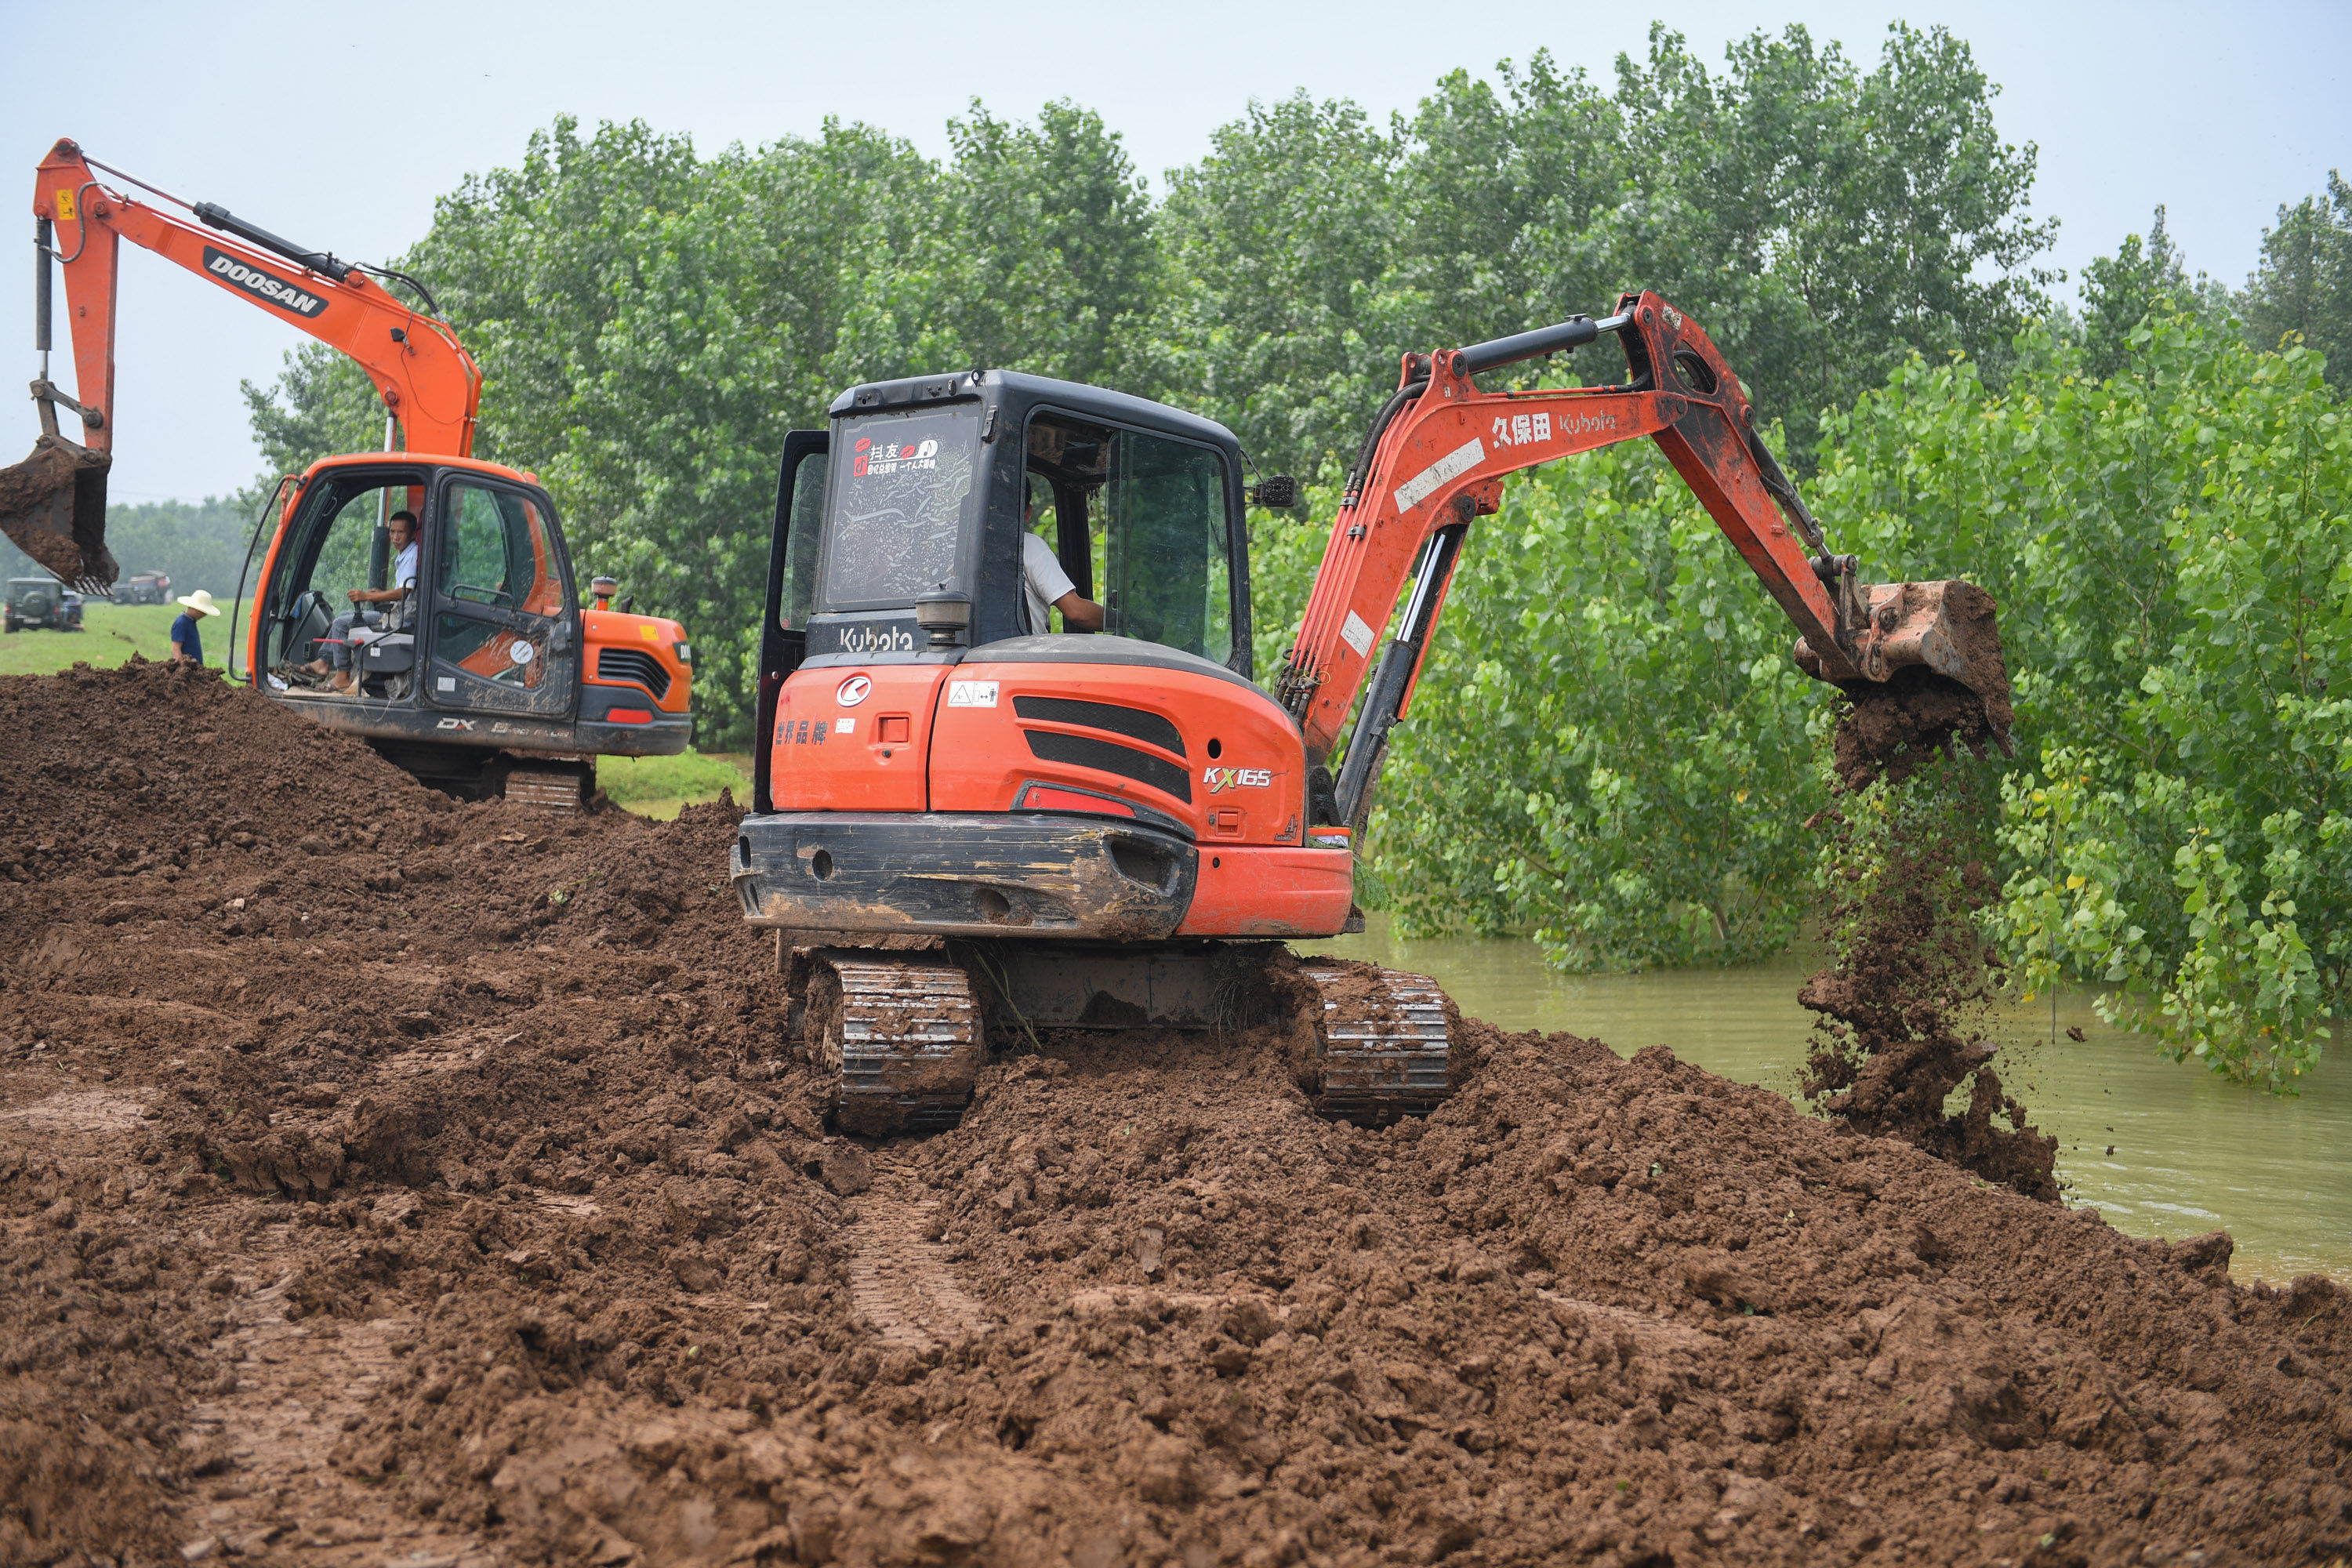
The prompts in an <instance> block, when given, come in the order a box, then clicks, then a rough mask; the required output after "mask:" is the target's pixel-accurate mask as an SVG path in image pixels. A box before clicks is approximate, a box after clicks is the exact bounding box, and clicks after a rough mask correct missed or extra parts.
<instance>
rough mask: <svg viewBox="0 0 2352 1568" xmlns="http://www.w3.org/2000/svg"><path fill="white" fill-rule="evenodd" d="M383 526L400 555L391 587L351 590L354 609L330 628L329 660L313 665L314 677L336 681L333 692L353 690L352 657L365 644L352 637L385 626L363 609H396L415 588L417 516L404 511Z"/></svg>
mask: <svg viewBox="0 0 2352 1568" xmlns="http://www.w3.org/2000/svg"><path fill="white" fill-rule="evenodd" d="M384 526H385V528H386V529H387V530H389V531H390V532H391V534H392V547H393V549H394V551H395V552H397V553H396V554H395V555H394V558H393V563H392V586H390V587H388V588H353V589H352V590H351V592H350V593H349V594H348V595H345V597H347V598H349V599H350V600H351V602H352V609H351V610H350V611H349V612H348V613H346V614H344V615H340V616H336V617H335V622H334V625H333V626H330V627H328V628H327V638H326V647H327V656H326V658H317V659H312V660H311V661H310V673H311V674H313V675H326V674H328V673H330V672H332V674H333V677H334V679H332V680H331V682H330V683H329V689H331V690H334V691H349V690H350V689H352V650H353V648H354V647H355V646H356V644H357V643H358V642H359V641H361V640H363V639H361V638H355V637H353V635H352V634H353V633H354V632H355V631H358V630H360V629H361V628H366V629H369V630H373V629H375V628H377V627H380V626H383V616H382V615H380V614H379V613H378V612H376V611H374V610H370V609H366V608H363V607H362V606H364V605H396V604H398V603H400V601H401V600H403V599H404V598H406V597H407V596H408V595H410V594H412V593H414V592H415V588H416V514H415V512H413V511H410V510H407V509H406V508H402V509H401V510H398V511H396V512H394V513H393V514H392V516H391V517H390V518H389V519H387V520H386V521H385V524H384Z"/></svg>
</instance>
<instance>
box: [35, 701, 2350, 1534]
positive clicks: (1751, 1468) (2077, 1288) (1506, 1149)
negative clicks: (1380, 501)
mask: <svg viewBox="0 0 2352 1568" xmlns="http://www.w3.org/2000/svg"><path fill="white" fill-rule="evenodd" d="M0 701H5V702H7V703H8V704H10V705H11V707H10V716H11V718H12V719H13V720H14V722H12V723H11V724H10V725H9V726H8V728H7V730H6V731H5V734H0V789H5V790H7V791H9V792H10V798H11V799H12V800H15V801H18V802H26V803H37V804H28V805H26V806H25V807H24V809H23V810H21V811H19V812H18V813H16V814H15V815H13V816H12V817H11V819H10V822H9V824H8V827H7V829H6V831H7V833H8V834H9V835H10V837H9V838H8V840H7V842H8V843H9V845H10V847H11V852H12V853H15V854H16V855H17V856H18V858H17V859H16V861H15V862H14V864H15V866H16V868H17V870H16V871H12V872H11V873H10V874H11V875H12V876H14V877H15V878H16V881H15V885H14V887H13V888H12V898H11V899H10V900H8V901H6V902H5V904H0V977H5V993H0V1226H5V1234H6V1237H7V1244H6V1246H5V1247H0V1258H5V1260H6V1267H5V1268H0V1312H5V1318H6V1321H8V1322H9V1323H10V1324H11V1325H13V1326H12V1328H11V1329H10V1330H9V1331H6V1332H5V1334H0V1356H5V1378H0V1562H5V1563H16V1562H24V1563H36V1562H38V1563H52V1562H58V1561H61V1560H63V1559H65V1558H66V1557H68V1556H69V1555H71V1554H74V1553H81V1554H84V1556H85V1560H94V1559H95V1558H96V1557H97V1556H98V1555H99V1554H100V1553H103V1554H106V1555H107V1556H109V1557H111V1558H115V1559H118V1560H121V1561H125V1562H128V1561H134V1560H142V1561H154V1560H159V1559H163V1558H165V1557H168V1556H169V1554H170V1553H172V1552H175V1551H184V1552H188V1553H189V1554H190V1555H192V1556H194V1557H197V1558H199V1559H203V1558H208V1557H217V1556H222V1555H226V1554H231V1553H240V1552H241V1553H244V1554H246V1555H248V1556H251V1557H255V1558H257V1559H259V1560H265V1561H270V1560H279V1559H281V1558H282V1559H285V1560H299V1561H304V1562H322V1563H353V1564H359V1563H366V1564H370V1565H373V1564H376V1563H384V1562H422V1561H437V1562H446V1563H465V1564H467V1568H478V1565H481V1564H488V1563H494V1562H504V1563H581V1562H594V1563H604V1564H621V1563H828V1562H840V1563H958V1562H961V1563H1072V1564H1082V1565H1086V1568H1102V1565H1107V1564H1113V1563H1152V1564H1164V1563H1184V1564H1188V1565H1190V1564H1199V1563H1297V1562H1305V1563H1376V1562H1388V1561H1414V1562H1431V1561H1437V1560H1441V1559H1442V1560H1444V1561H1446V1562H1448V1563H1515V1562H1524V1563H1536V1562H1545V1563H1549V1562H1557V1561H1574V1562H1588V1561H1589V1562H1595V1563H1608V1562H1614V1563H1621V1564H1630V1563H1643V1562H1646V1563H1666V1562H1670V1561H1672V1562H1699V1561H1715V1560H1718V1559H1720V1560H1724V1561H1738V1562H1746V1561H1791V1562H1797V1561H1802V1562H1812V1561H1822V1560H1830V1559H1834V1560H1839V1561H1854V1560H1857V1559H1863V1558H1870V1559H1872V1560H1875V1561H1891V1560H1894V1559H1895V1558H1897V1557H1902V1558H1904V1559H1906V1560H1909V1559H1914V1558H1919V1557H1927V1558H1930V1559H1934V1560H1938V1561H1942V1560H1964V1561H1977V1560H1979V1559H1983V1560H1987V1561H1990V1560H1994V1559H2002V1558H2005V1559H2007V1560H2009V1561H2011V1562H2014V1563H2026V1562H2032V1563H2090V1562H2093V1561H2097V1562H2100V1563H2108V1562H2113V1563H2128V1562H2143V1563H2159V1562H2178V1561H2183V1560H2185V1559H2184V1555H2183V1554H2184V1553H2187V1552H2192V1551H2193V1552H2200V1553H2202V1554H2203V1556H2202V1560H2203V1561H2205V1562H2208V1563H2223V1562H2236V1561H2243V1562H2253V1561H2264V1562H2268V1561H2282V1560H2286V1561H2297V1560H2320V1561H2324V1560H2326V1558H2328V1557H2329V1556H2330V1555H2332V1554H2340V1553H2342V1552H2346V1551H2347V1550H2352V1514H2347V1507H2352V1491H2347V1479H2352V1464H2348V1463H2347V1451H2352V1418H2347V1416H2346V1415H2345V1414H2344V1411H2345V1410H2346V1409H2347V1400H2346V1399H2345V1397H2344V1394H2345V1385H2346V1384H2347V1380H2352V1298H2347V1295H2346V1294H2345V1293H2344V1292H2342V1291H2340V1290H2339V1289H2336V1287H2334V1286H2332V1285H2330V1284H2328V1283H2327V1282H2326V1281H2324V1280H2317V1279H2310V1280H2299V1281H2297V1282H2296V1283H2295V1285H2294V1288H2293V1289H2289V1290H2285V1291H2281V1290H2275V1289H2269V1288H2267V1287H2253V1288H2245V1287H2240V1286H2236V1285H2233V1284H2231V1282H2230V1281H2229V1279H2228V1278H2227V1274H2226V1268H2227V1260H2228V1242H2227V1238H2226V1237H2208V1238H2200V1239H2198V1240H2195V1241H2189V1242H2184V1243H2182V1244H2180V1245H2178V1246H2175V1247H2166V1246H2164V1245H2163V1244H2161V1243H2157V1242H2147V1241H2136V1240H2131V1239H2128V1238H2126V1237H2121V1236H2119V1235H2117V1234H2116V1232H2114V1231H2112V1230H2111V1229H2109V1228H2108V1227H2107V1226H2104V1225H2102V1224H2101V1223H2099V1221H2098V1219H2097V1216H2096V1215H2092V1214H2088V1213H2085V1212H2068V1211H2066V1210H2064V1209H2063V1208H2061V1207H2059V1206H2057V1205H2051V1204H2044V1203H2037V1202H2031V1201H2028V1200H2027V1199H2025V1198H2023V1197H2021V1196H2018V1195H2015V1194H2012V1193H2010V1192H2006V1191H2001V1190H1998V1189H1988V1188H1985V1187H1984V1186H1982V1185H1981V1184H1979V1182H1978V1181H1976V1180H1975V1179H1973V1178H1972V1177H1971V1176H1970V1175H1969V1174H1968V1173H1965V1172H1962V1171H1960V1170H1958V1169H1955V1168H1953V1167H1952V1166H1950V1165H1948V1164H1946V1163H1942V1162H1940V1161H1937V1160H1936V1159H1934V1158H1931V1157H1930V1156H1929V1155H1928V1154H1927V1153H1925V1152H1921V1151H1920V1150H1917V1149H1915V1148H1912V1147H1909V1146H1907V1145H1906V1144H1904V1143H1902V1142H1895V1141H1892V1140H1888V1139H1883V1138H1877V1137H1872V1136H1865V1135H1862V1134H1860V1133H1857V1132H1855V1131H1852V1130H1850V1129H1845V1128H1840V1127H1836V1126H1832V1125H1829V1124H1825V1123H1823V1122H1821V1121H1814V1120H1811V1119H1808V1118H1806V1117H1803V1116H1801V1115H1799V1114H1797V1113H1796V1112H1795V1111H1794V1110H1792V1109H1791V1108H1790V1106H1789V1105H1788V1103H1787V1102H1786V1101H1785V1100H1780V1098H1778V1097H1777V1096H1774V1095H1771V1094H1769V1093H1766V1092H1764V1091H1761V1090H1758V1089H1748V1088H1744V1087H1741V1086H1738V1085H1734V1084H1730V1083H1727V1082H1725V1081H1724V1080H1722V1079H1716V1078H1712V1077H1710V1076H1709V1075H1707V1074H1706V1073H1704V1072H1701V1071H1699V1070H1697V1069H1696V1068H1691V1067H1689V1066H1687V1065H1685V1064H1683V1063H1681V1062H1678V1061H1676V1060H1675V1058H1673V1057H1672V1056H1671V1055H1669V1054H1667V1053H1666V1052H1664V1051H1663V1050H1657V1049H1653V1050H1650V1051H1645V1052H1643V1054H1642V1055H1641V1056H1639V1057H1637V1058H1634V1059H1633V1060H1632V1061H1630V1062H1626V1061H1620V1060H1619V1059H1617V1058H1615V1057H1613V1056H1612V1055H1611V1054H1610V1053H1609V1052H1607V1051H1606V1050H1605V1049H1603V1048H1601V1047H1598V1046H1596V1045H1593V1044H1591V1043H1590V1042H1586V1041H1581V1040H1578V1039H1574V1038H1572V1037H1567V1036H1550V1037H1538V1036H1534V1035H1517V1036H1513V1035H1504V1034H1500V1033H1498V1032H1496V1031H1494V1030H1492V1029H1490V1028H1487V1027H1486V1026H1483V1025H1479V1024H1476V1023H1475V1022H1471V1023H1467V1024H1465V1026H1464V1034H1465V1043H1464V1047H1463V1048H1464V1050H1465V1067H1466V1068H1467V1070H1468V1072H1469V1081H1468V1084H1467V1087H1466V1088H1465V1091H1464V1092H1463V1093H1462V1094H1461V1095H1460V1096H1459V1097H1458V1098H1457V1099H1456V1100H1454V1102H1453V1103H1451V1104H1449V1105H1448V1106H1446V1107H1445V1108H1444V1110H1441V1111H1439V1112H1438V1113H1437V1114H1436V1115H1434V1116H1433V1117H1430V1118H1429V1119H1427V1120H1426V1121H1412V1122H1408V1123H1405V1124H1403V1125H1401V1126H1398V1127H1395V1128H1391V1129H1389V1130H1386V1131H1378V1132H1372V1131H1360V1130H1356V1129H1352V1128H1349V1127H1345V1126H1338V1125H1333V1124H1329V1123H1326V1122H1323V1121H1318V1120H1317V1119H1316V1118H1315V1117H1314V1116H1312V1115H1311V1114H1310V1113H1309V1112H1308V1110H1307V1106H1306V1102H1305V1100H1304V1098H1303V1096H1302V1095H1301V1093H1300V1091H1299V1089H1298V1088H1297V1084H1296V1083H1295V1082H1294V1081H1293V1075H1292V1073H1291V1071H1290V1069H1289V1067H1288V1064H1287V1063H1286V1061H1285V1060H1284V1058H1283V1053H1282V1048H1281V1045H1280V1043H1279V1042H1278V1041H1272V1040H1251V1039H1228V1040H1215V1039H1209V1038H1205V1037H1197V1036H1185V1035H1174V1034H1171V1035H1162V1036H1151V1035H1133V1036H1126V1037H1114V1038H1113V1039H1111V1040H1109V1041H1104V1040H1100V1039H1097V1038H1092V1037H1086V1036H1081V1035H1077V1034H1070V1035H1056V1034H1054V1033H1051V1032H1048V1033H1047V1034H1046V1036H1045V1039H1044V1042H1043V1045H1044V1048H1043V1049H1042V1050H1036V1049H1032V1048H1028V1047H1027V1046H1026V1042H1024V1051H1025V1054H1022V1055H1018V1056H1014V1057H1012V1058H1007V1059H1003V1060H1000V1061H999V1062H997V1063H996V1064H994V1065H992V1066H991V1067H989V1068H986V1069H985V1071H984V1072H983V1075H982V1095H981V1098H980V1100H978V1102H977V1103H976V1104H975V1106H974V1108H973V1110H971V1113H970V1114H969V1115H968V1116H967V1118H966V1119H965V1122H964V1124H963V1125H962V1126H961V1128H959V1129H958V1130H957V1131H953V1132H950V1133H946V1134H942V1135H940V1136H938V1137H935V1138H930V1139H927V1140H918V1141H906V1142H896V1143H887V1144H877V1145H866V1144H862V1143H859V1142H856V1141H851V1140H845V1139H842V1138H840V1137H838V1136H836V1135H834V1134H832V1133H831V1132H830V1131H828V1130H827V1129H826V1128H825V1127H824V1125H823V1124H822V1123H821V1121H820V1120H819V1118H818V1116H817V1114H816V1110H815V1106H816V1096H815V1085H814V1082H812V1081H811V1080H810V1079H807V1077H806V1076H805V1073H804V1070H803V1069H802V1068H799V1067H797V1066H795V1065H794V1064H793V1062H791V1061H790V1060H789V1059H787V1058H785V1057H784V1056H782V1053H781V1047H782V1039H781V1036H782V1029H781V1023H782V1018H781V1004H782V998H781V993H780V988H779V983H778V979H777V976H776V975H775V973H774V955H773V950H772V947H771V946H770V945H769V943H768V942H766V941H765V940H763V939H762V938H761V937H760V936H757V935H755V934H754V933H752V932H751V931H748V930H746V929H745V928H744V927H743V926H742V924H741V921H740V915H739V912H738V910H737V907H736V905H735V902H734V900H733V898H732V896H731V894H730V892H729V890H728V889H727V887H726V884H725V879H724V876H723V871H722V868H723V866H724V863H725V852H726V846H727V843H728V841H729V839H730V837H731V836H732V833H733V829H734V826H735V815H734V813H733V811H732V810H731V808H730V807H728V806H726V805H718V806H707V807H698V808H694V809H691V810H689V811H688V812H687V813H686V814H684V815H683V816H681V817H680V819H679V820H678V821H677V823H675V824H669V825H654V824H648V823H645V822H641V821H638V820H636V819H634V818H630V817H626V816H621V815H620V814H617V813H610V812H599V813H593V814H590V815H588V816H584V817H583V818H579V819H576V820H572V821H564V822H554V821H551V819H550V818H547V817H543V816H532V815H530V814H528V813H525V812H522V811H520V810H510V809H509V808H507V807H505V806H504V805H481V806H454V805H449V804H448V803H446V802H445V801H442V800H441V799H440V798H439V797H437V796H434V795H428V794H427V793H426V792H425V791H422V790H420V789H417V788H416V787H415V786H414V785H413V784H409V783H408V782H407V781H406V780H405V779H404V778H403V777H401V776H400V775H397V774H394V773H391V772H390V771H389V770H386V769H382V768H381V767H380V765H378V764H375V763H374V762H373V758H372V757H370V756H367V755H366V754H365V753H363V752H357V749H356V748H352V747H350V746H347V745H345V744H343V743H342V742H336V741H334V740H333V739H332V738H331V737H325V736H315V735H314V733H313V732H312V731H309V730H307V729H306V728H305V727H304V726H303V725H302V724H301V722H300V721H299V720H296V719H293V718H291V717H289V716H288V715H286V714H284V713H282V712H280V711H279V710H276V709H273V708H271V707H269V706H268V705H267V704H265V703H261V702H258V701H257V700H253V699H252V698H250V697H249V696H247V695H246V694H243V693H240V692H236V691H231V690H227V689H222V688H219V687H217V686H215V685H211V684H208V683H206V682H205V681H204V680H202V679H197V678H189V677H184V676H182V675H180V674H178V673H177V672H172V671H166V670H161V669H157V668H152V667H150V668H146V669H134V670H132V671H131V672H129V673H127V674H124V675H121V676H120V677H102V678H98V679H96V680H95V681H94V682H93V681H79V680H77V679H76V678H72V677H67V678H59V679H55V680H49V681H28V680H19V681H9V682H0ZM200 732H209V733H212V734H214V735H215V736H222V735H227V734H232V733H233V734H235V735H236V737H237V741H236V750H235V751H234V752H229V753H226V754H223V755H221V756H220V757H219V758H218V763H219V764H220V767H221V771H220V772H219V773H202V772H196V771H194V770H196V769H201V768H205V767H209V766H211V765H213V757H212V754H211V753H210V752H206V751H205V750H204V749H203V748H204V747H205V745H206V744H207V743H206V742H199V741H196V740H195V739H194V736H195V735H196V734H197V733H200ZM314 739H315V740H316V741H317V742H320V743H322V744H323V746H324V747H325V748H326V749H324V750H319V751H316V752H315V753H314V752H313V747H312V742H313V740H314ZM215 743H216V742H215ZM118 762H121V763H127V764H128V766H129V769H130V770H131V771H130V772H127V773H125V772H122V771H121V770H115V772H114V773H113V775H112V776H114V777H118V778H120V779H121V780H123V781H124V782H122V783H121V784H115V783H110V782H108V781H109V778H110V773H109V770H110V769H112V768H113V767H114V764H115V763H118ZM59 769H65V770H72V769H80V770H83V772H82V773H72V774H70V775H68V773H59V772H57V771H55V770H59ZM272 774H275V775H277V783H276V784H267V783H266V782H265V781H266V780H267V779H268V777H269V776H270V775H272ZM68 776H71V777H73V778H75V779H77V780H83V779H86V780H88V781H89V784H90V786H91V787H90V789H89V790H69V789H67V788H65V787H64V785H65V783H66V780H67V777H68ZM93 794H95V795H97V796H98V798H97V799H96V800H95V801H93V800H92V798H91V796H92V795H93ZM229 796H234V800H233V804H232V803H231V802H230V801H229V800H227V799H223V801H222V804H221V805H219V806H218V807H217V808H216V807H215V804H214V801H215V798H216V797H229ZM99 806H104V807H105V808H106V809H105V810H103V811H100V810H98V809H96V807H99ZM289 815H290V816H293V817H294V819H293V820H287V819H286V817H287V816H289ZM236 821H244V822H249V823H250V824H252V826H244V827H235V826H232V823H233V822H236ZM330 825H331V826H330ZM240 832H242V833H246V834H247V835H249V842H245V843H239V842H238V841H237V840H236V834H237V833H240ZM346 832H347V833H348V837H338V835H339V834H341V833H346ZM306 837H309V838H312V839H316V840H319V841H320V842H319V843H318V844H317V845H315V846H306V845H305V844H304V842H303V840H304V839H305V838H306ZM44 844H46V845H47V847H46V848H44V847H41V846H42V845H44ZM26 847H29V849H27V848H26ZM19 871H21V873H22V874H21V875H19V874H18V872H19ZM265 885H266V886H267V887H268V889H269V890H268V891H263V890H261V889H263V888H264V887H265ZM239 898H242V899H243V900H245V903H244V905H243V907H241V908H232V907H231V902H232V900H236V899H239ZM298 1554H299V1555H298Z"/></svg>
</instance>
